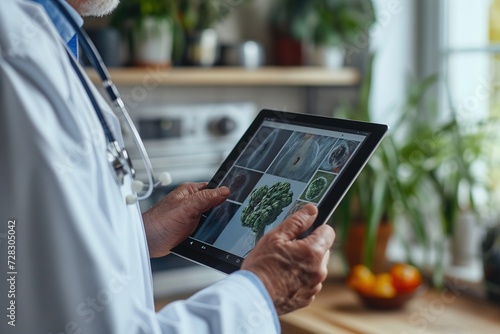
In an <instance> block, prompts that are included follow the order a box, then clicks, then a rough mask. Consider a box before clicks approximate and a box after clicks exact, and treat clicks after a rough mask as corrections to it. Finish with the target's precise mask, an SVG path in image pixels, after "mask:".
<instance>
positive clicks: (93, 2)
mask: <svg viewBox="0 0 500 334" xmlns="http://www.w3.org/2000/svg"><path fill="white" fill-rule="evenodd" d="M68 3H69V4H70V5H71V6H73V7H74V8H75V9H76V10H77V11H78V13H80V15H81V16H104V15H108V14H109V13H111V12H112V11H113V10H114V9H115V8H116V6H118V4H119V3H120V0H68Z"/></svg>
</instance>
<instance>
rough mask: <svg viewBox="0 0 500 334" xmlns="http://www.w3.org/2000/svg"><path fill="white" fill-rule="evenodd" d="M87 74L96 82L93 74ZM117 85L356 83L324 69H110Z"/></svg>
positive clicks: (350, 72)
mask: <svg viewBox="0 0 500 334" xmlns="http://www.w3.org/2000/svg"><path fill="white" fill-rule="evenodd" d="M87 73H88V74H89V76H90V78H91V79H92V81H93V82H99V79H98V76H97V74H96V72H95V71H94V70H92V69H90V68H88V69H87ZM109 73H110V76H111V78H112V80H113V82H114V83H115V84H117V85H160V86H351V85H357V84H358V83H359V73H358V71H357V70H356V69H354V68H348V67H345V68H341V69H334V70H330V69H325V68H322V67H271V66H269V67H261V68H257V69H254V70H253V69H245V68H243V67H211V68H202V67H172V68H161V67H160V68H155V67H137V68H110V69H109Z"/></svg>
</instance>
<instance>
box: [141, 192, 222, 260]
mask: <svg viewBox="0 0 500 334" xmlns="http://www.w3.org/2000/svg"><path fill="white" fill-rule="evenodd" d="M205 186H206V183H185V184H183V185H181V186H179V187H177V188H176V189H175V190H173V191H172V192H171V193H170V194H168V195H167V196H165V197H164V198H163V199H162V200H161V201H160V202H158V203H157V204H156V205H154V206H153V207H152V208H151V209H149V210H148V211H147V212H145V213H144V214H143V215H142V218H143V220H144V227H145V230H146V237H147V240H148V247H149V254H150V256H151V257H160V256H164V255H167V254H168V252H170V250H171V249H172V248H173V247H175V246H177V245H178V244H179V243H180V242H181V241H183V240H184V239H186V238H187V237H188V236H189V235H190V234H191V233H193V231H194V230H195V229H196V226H198V223H199V221H200V216H201V214H202V213H203V212H205V211H207V210H209V209H211V208H213V207H214V206H217V205H219V204H221V203H222V202H224V201H225V200H226V199H227V197H228V196H229V189H228V188H227V187H221V188H218V189H203V188H205Z"/></svg>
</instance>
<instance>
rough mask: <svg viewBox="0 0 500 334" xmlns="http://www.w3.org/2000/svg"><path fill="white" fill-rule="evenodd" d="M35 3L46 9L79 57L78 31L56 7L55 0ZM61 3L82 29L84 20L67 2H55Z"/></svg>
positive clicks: (62, 35)
mask: <svg viewBox="0 0 500 334" xmlns="http://www.w3.org/2000/svg"><path fill="white" fill-rule="evenodd" d="M32 1H34V2H37V3H39V4H40V5H42V6H43V7H44V8H45V11H46V12H47V14H48V15H49V17H50V19H51V20H52V23H53V24H54V26H55V28H56V29H57V31H58V32H59V35H61V38H62V39H63V41H64V42H66V44H68V47H69V48H70V49H71V51H72V52H73V54H74V55H75V57H78V42H77V41H78V38H77V35H76V31H75V30H74V29H73V27H72V26H71V24H70V23H69V22H68V21H67V20H66V18H65V17H64V16H63V14H61V12H59V10H58V9H57V7H56V6H54V4H53V1H54V0H32ZM55 1H59V2H61V3H62V4H63V5H64V6H65V7H66V8H67V9H68V11H69V13H70V14H71V16H72V18H73V19H74V20H75V21H76V23H77V24H78V25H79V26H80V27H81V26H82V25H83V18H82V17H81V16H80V14H78V12H77V11H76V10H75V9H74V8H73V7H71V6H70V5H69V4H68V3H67V2H66V1H65V0H55Z"/></svg>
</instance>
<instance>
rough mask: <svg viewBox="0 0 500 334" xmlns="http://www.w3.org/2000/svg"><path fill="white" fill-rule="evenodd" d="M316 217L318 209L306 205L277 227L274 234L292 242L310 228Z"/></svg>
mask: <svg viewBox="0 0 500 334" xmlns="http://www.w3.org/2000/svg"><path fill="white" fill-rule="evenodd" d="M317 215H318V209H317V208H316V207H315V206H314V205H312V204H307V205H305V206H303V207H302V208H301V209H300V210H299V211H297V212H295V213H294V214H293V215H291V216H290V217H288V218H287V219H285V220H284V221H283V222H282V223H281V224H280V225H278V227H276V229H275V233H280V234H282V235H284V236H285V238H286V239H287V240H294V239H296V238H297V237H298V236H300V235H301V234H302V233H304V232H305V231H307V229H308V228H309V227H311V225H312V224H313V223H314V220H315V219H316V216H317Z"/></svg>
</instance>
